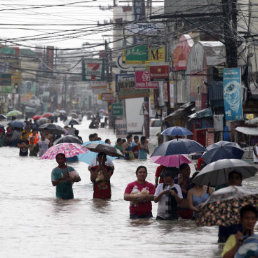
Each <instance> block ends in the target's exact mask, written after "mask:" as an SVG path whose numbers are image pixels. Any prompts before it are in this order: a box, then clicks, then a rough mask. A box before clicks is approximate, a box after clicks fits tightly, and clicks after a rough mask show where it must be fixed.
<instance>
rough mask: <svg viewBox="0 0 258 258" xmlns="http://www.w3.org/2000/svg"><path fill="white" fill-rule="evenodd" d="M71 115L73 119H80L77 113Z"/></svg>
mask: <svg viewBox="0 0 258 258" xmlns="http://www.w3.org/2000/svg"><path fill="white" fill-rule="evenodd" d="M70 115H71V117H72V118H78V115H77V114H76V113H74V112H73V113H71V114H70Z"/></svg>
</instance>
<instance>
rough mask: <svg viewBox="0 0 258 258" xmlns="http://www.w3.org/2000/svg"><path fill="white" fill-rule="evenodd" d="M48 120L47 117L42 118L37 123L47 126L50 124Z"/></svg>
mask: <svg viewBox="0 0 258 258" xmlns="http://www.w3.org/2000/svg"><path fill="white" fill-rule="evenodd" d="M48 121H49V120H48V119H47V118H46V117H42V118H40V119H39V120H38V121H37V123H38V124H39V125H43V124H46V123H48Z"/></svg>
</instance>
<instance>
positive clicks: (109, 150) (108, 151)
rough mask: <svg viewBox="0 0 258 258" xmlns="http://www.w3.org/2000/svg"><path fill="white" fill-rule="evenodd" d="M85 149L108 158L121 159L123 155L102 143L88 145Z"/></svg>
mask: <svg viewBox="0 0 258 258" xmlns="http://www.w3.org/2000/svg"><path fill="white" fill-rule="evenodd" d="M86 148H87V149H88V150H90V151H93V152H98V153H99V152H104V153H106V154H107V155H109V156H112V157H123V156H124V155H123V153H122V152H121V151H120V150H118V149H116V148H115V147H113V146H110V145H109V144H103V143H92V142H91V143H89V144H87V145H86Z"/></svg>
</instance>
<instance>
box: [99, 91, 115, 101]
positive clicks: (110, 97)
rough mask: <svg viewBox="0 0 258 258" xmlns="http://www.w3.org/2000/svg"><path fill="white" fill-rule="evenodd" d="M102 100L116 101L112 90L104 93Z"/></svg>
mask: <svg viewBox="0 0 258 258" xmlns="http://www.w3.org/2000/svg"><path fill="white" fill-rule="evenodd" d="M102 100H103V101H107V102H109V103H112V102H115V98H114V96H113V94H112V93H110V92H104V93H102Z"/></svg>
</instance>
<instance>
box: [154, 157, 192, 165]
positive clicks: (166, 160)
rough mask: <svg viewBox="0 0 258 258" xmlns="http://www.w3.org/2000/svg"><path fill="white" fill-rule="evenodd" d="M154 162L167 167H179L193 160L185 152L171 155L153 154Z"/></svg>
mask: <svg viewBox="0 0 258 258" xmlns="http://www.w3.org/2000/svg"><path fill="white" fill-rule="evenodd" d="M151 159H152V161H153V162H154V163H157V164H160V165H163V166H165V167H179V166H180V165H181V164H183V163H187V164H188V163H191V160H190V159H189V158H187V157H186V156H185V155H183V154H179V155H169V156H153V157H151Z"/></svg>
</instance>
